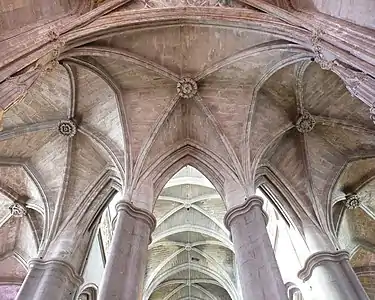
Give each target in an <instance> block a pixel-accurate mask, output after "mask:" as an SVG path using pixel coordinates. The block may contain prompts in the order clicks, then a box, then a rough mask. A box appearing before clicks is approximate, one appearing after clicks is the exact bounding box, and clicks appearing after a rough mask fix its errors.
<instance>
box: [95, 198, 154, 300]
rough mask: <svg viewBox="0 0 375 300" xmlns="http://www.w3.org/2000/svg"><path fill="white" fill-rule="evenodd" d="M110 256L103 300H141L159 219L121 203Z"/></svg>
mask: <svg viewBox="0 0 375 300" xmlns="http://www.w3.org/2000/svg"><path fill="white" fill-rule="evenodd" d="M116 209H117V221H116V227H115V232H114V235H113V240H112V244H111V249H110V255H109V258H108V260H107V264H106V267H105V271H104V275H103V279H102V284H101V287H100V289H99V299H100V300H107V299H111V300H139V299H140V296H141V293H142V289H143V279H144V275H145V269H146V263H147V248H148V244H149V241H150V234H151V232H152V231H153V230H154V228H155V224H156V220H155V218H154V217H153V216H152V215H151V214H150V213H149V212H147V211H145V210H142V209H139V208H137V207H135V206H133V205H132V204H131V203H129V202H125V201H121V202H119V203H118V204H117V205H116Z"/></svg>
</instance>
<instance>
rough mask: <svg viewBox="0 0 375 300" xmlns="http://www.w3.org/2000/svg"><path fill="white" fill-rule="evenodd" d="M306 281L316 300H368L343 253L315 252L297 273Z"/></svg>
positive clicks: (345, 254)
mask: <svg viewBox="0 0 375 300" xmlns="http://www.w3.org/2000/svg"><path fill="white" fill-rule="evenodd" d="M299 276H300V278H301V279H303V280H304V281H305V280H308V282H309V284H310V285H311V286H312V291H313V295H314V299H316V300H318V299H319V300H335V299H337V300H339V299H340V300H368V299H369V298H368V296H367V294H366V292H365V291H364V289H363V287H362V285H361V283H360V281H359V279H358V278H357V276H356V275H355V273H354V271H353V269H352V267H351V266H350V264H349V256H348V254H347V253H345V252H317V253H315V254H313V255H312V256H311V257H310V258H308V260H307V261H306V265H305V267H304V269H303V270H302V271H301V272H300V273H299Z"/></svg>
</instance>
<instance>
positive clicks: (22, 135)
mask: <svg viewBox="0 0 375 300" xmlns="http://www.w3.org/2000/svg"><path fill="white" fill-rule="evenodd" d="M311 56H312V53H311V51H310V50H308V48H305V47H302V46H298V45H296V44H294V43H292V42H288V41H284V40H280V37H279V36H276V35H273V34H272V33H266V32H261V31H258V30H255V29H252V30H249V29H246V28H241V29H239V28H234V27H232V26H229V25H227V24H220V25H217V24H216V25H215V24H192V23H189V22H186V23H185V24H182V25H173V24H171V25H165V26H161V27H156V28H151V29H147V28H143V29H134V30H127V31H124V32H117V33H112V34H111V35H109V36H104V37H97V39H96V41H90V43H88V44H85V45H81V46H79V47H77V48H75V49H71V50H70V51H67V52H65V53H62V54H61V60H60V64H58V65H57V66H55V67H53V68H52V69H51V70H48V71H46V72H44V73H43V75H42V76H40V77H39V78H38V79H37V80H36V82H35V83H34V84H33V85H32V87H31V88H30V89H29V91H28V94H27V95H26V97H25V98H24V99H23V100H22V101H20V102H19V103H17V104H16V105H14V106H12V107H11V108H10V109H9V110H8V111H7V112H6V113H5V115H4V121H3V127H4V128H3V131H2V132H1V133H0V153H1V158H0V164H1V165H0V171H1V176H0V184H1V190H0V197H1V199H4V201H3V202H4V203H5V205H2V206H1V208H0V217H1V219H0V224H1V228H0V236H1V245H2V248H1V253H0V257H7V258H9V257H12V256H11V255H14V254H13V253H19V255H20V256H22V259H24V260H27V259H28V258H29V257H32V256H36V255H37V254H38V255H39V256H41V257H43V255H46V253H47V254H48V253H49V249H50V248H51V247H53V238H54V237H56V235H57V234H63V233H64V232H65V231H66V230H68V227H67V224H68V222H69V224H70V226H73V225H74V224H78V223H79V221H80V220H81V219H82V218H86V219H89V218H94V216H95V211H96V210H99V208H100V206H101V205H102V203H100V201H102V200H100V199H97V198H95V197H94V196H93V195H95V192H96V191H97V190H99V189H100V188H103V187H104V186H105V184H106V183H107V182H108V181H111V182H112V181H113V182H115V183H116V184H118V185H119V186H121V187H122V189H123V192H124V195H126V196H128V197H131V196H132V193H133V192H134V190H135V189H136V188H137V187H138V186H139V185H140V184H141V183H142V182H141V179H144V178H147V176H148V174H149V173H150V172H151V171H152V172H154V171H155V170H156V167H157V166H158V165H160V164H161V162H165V161H166V158H168V157H170V158H171V160H172V163H173V159H175V158H179V159H181V158H186V157H188V159H190V158H192V157H193V158H194V159H196V160H199V161H200V162H202V163H204V162H203V158H205V157H208V158H210V159H212V160H214V161H216V162H219V164H218V165H219V166H220V167H221V168H222V169H220V168H218V170H219V172H220V174H217V176H218V177H220V180H222V181H223V182H225V184H227V183H228V182H229V183H230V184H227V185H226V188H227V189H225V190H223V191H218V192H220V193H223V195H224V196H226V199H225V200H226V201H227V203H226V204H227V206H228V207H231V206H233V205H235V204H237V203H239V202H241V201H243V195H245V194H252V193H254V191H255V184H254V182H255V179H256V178H257V177H258V176H260V175H261V174H263V173H264V170H267V172H268V173H269V174H271V173H272V174H273V175H274V176H276V178H278V179H279V180H280V181H281V182H282V183H283V185H284V186H285V187H286V188H287V189H288V190H289V191H290V193H291V194H292V195H293V196H294V198H295V199H296V203H295V210H296V211H298V213H300V214H301V215H303V216H305V217H306V218H308V217H309V218H310V219H311V220H312V221H313V222H315V223H317V224H320V226H321V227H323V228H324V229H327V230H331V232H332V234H334V231H333V230H332V226H331V225H330V224H331V221H332V220H331V217H330V214H331V206H332V201H333V200H332V199H335V197H336V196H335V195H334V192H333V191H332V189H333V188H332V187H333V185H334V184H335V182H336V180H337V178H338V177H339V175H340V173H341V171H342V170H343V168H344V167H345V166H346V165H347V164H348V163H350V162H352V161H356V160H358V159H359V158H361V157H369V158H370V157H372V156H374V154H375V147H374V146H375V137H374V132H375V128H374V124H373V123H372V121H371V120H370V118H369V113H368V107H367V106H366V105H365V104H363V103H362V102H361V101H360V100H358V99H356V98H353V97H352V96H351V95H350V93H349V92H348V91H347V89H346V87H345V85H344V84H343V82H342V81H341V80H340V79H339V77H338V76H336V75H335V74H334V73H332V72H330V71H325V70H322V69H321V68H320V66H319V65H318V64H316V63H315V62H312V61H311ZM184 77H190V78H192V79H193V80H194V81H195V82H196V83H197V91H196V93H195V90H194V88H195V86H194V84H192V85H191V86H190V87H191V88H192V91H193V92H194V96H193V97H185V95H186V93H188V92H189V91H186V90H183V91H181V89H180V93H177V91H176V86H177V82H178V81H179V80H180V79H181V78H184ZM72 122H73V123H72ZM296 124H297V125H298V126H296ZM59 128H60V131H59ZM69 134H70V135H71V137H69V136H68V135H69ZM179 151H180V152H181V153H182V154H181V155H182V157H179V156H178V155H177V154H176V153H178V152H179ZM184 151H185V152H184ZM188 159H187V161H188ZM172 163H171V164H172ZM369 172H370V173H371V170H369ZM345 176H346V177H345ZM345 176H344V177H343V185H345V181H347V182H350V181H351V180H353V178H352V177H351V176H352V173H351V172H349V173H348V174H347V175H345ZM232 182H235V183H236V185H235V184H233V185H231V184H232ZM232 186H239V187H241V188H243V190H244V192H243V193H239V194H237V195H236V194H235V193H233V194H229V193H230V191H231V187H232ZM337 193H339V194H340V193H344V195H345V194H346V190H345V189H344V190H342V189H341V188H338V192H337ZM162 195H163V194H162ZM340 195H341V194H340ZM341 196H342V195H341ZM93 199H94V200H93ZM340 199H341V200H345V197H343V198H340ZM158 201H159V202H157V203H160V198H159V200H158ZM3 202H2V203H3ZM14 202H17V203H20V205H23V206H24V207H25V208H26V210H27V212H28V217H27V218H28V219H27V220H28V221H26V219H22V218H20V219H17V218H16V217H15V216H11V215H10V211H9V208H8V206H9V205H11V204H12V203H14ZM135 204H139V205H140V206H143V207H145V208H148V209H150V207H149V206H147V205H146V204H144V203H141V202H139V203H135ZM157 205H159V204H157ZM370 206H371V205H369V207H370ZM156 207H157V206H156ZM83 212H85V213H83ZM159 217H161V216H159ZM80 218H81V219H80ZM358 218H368V215H365V214H364V215H358ZM72 220H73V222H72ZM220 221H221V220H220ZM17 222H18V223H19V225H17V226H19V228H20V229H19V230H16V229H15V228H16V226H15V225H14V224H15V223H17ZM17 228H18V227H17ZM33 232H34V233H35V234H31V233H33ZM156 233H157V232H156ZM9 236H12V237H13V239H10V238H9ZM23 236H30V238H28V239H27V240H28V241H30V240H32V241H33V242H30V244H33V246H32V247H31V246H28V245H24V244H22V242H21V241H22V240H24V238H23ZM31 237H32V238H31ZM196 238H197V237H196ZM3 245H4V247H3ZM17 245H18V246H17ZM51 245H52V246H51ZM25 248H27V249H28V251H30V253H24V252H23V251H22V249H25ZM225 251H227V250H225V249H223V252H225ZM8 254H9V255H8ZM17 268H18V266H14V272H15V273H16V272H18V271H17V270H18V269H17ZM17 274H18V273H17ZM0 275H2V274H0Z"/></svg>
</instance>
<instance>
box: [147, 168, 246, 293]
mask: <svg viewBox="0 0 375 300" xmlns="http://www.w3.org/2000/svg"><path fill="white" fill-rule="evenodd" d="M225 212H226V207H225V204H224V202H223V200H222V199H221V197H220V195H219V194H218V193H217V192H216V190H215V188H214V187H213V186H212V184H211V183H210V182H209V181H208V180H207V179H206V178H205V177H204V176H203V175H202V174H201V173H200V172H199V171H197V170H196V169H194V168H193V167H190V166H186V167H183V168H182V169H181V170H180V171H179V172H178V173H176V175H174V176H173V177H172V178H171V180H170V181H169V182H168V183H167V185H166V186H165V187H164V189H163V191H162V192H161V194H160V195H159V197H158V199H157V201H156V202H155V206H154V211H153V213H154V215H155V217H156V219H157V226H156V229H155V231H154V233H153V235H152V238H153V242H152V243H151V245H150V246H149V260H148V265H147V271H146V279H145V288H144V290H145V292H144V299H145V300H147V299H150V300H160V299H170V300H177V299H185V298H186V299H202V300H203V299H207V300H218V299H223V300H224V299H228V300H230V299H239V298H238V294H237V277H236V274H235V273H234V272H235V271H234V270H235V267H234V253H233V248H232V243H231V242H230V240H229V233H228V231H227V229H226V228H225V226H224V224H223V217H224V214H225Z"/></svg>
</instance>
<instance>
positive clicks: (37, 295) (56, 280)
mask: <svg viewBox="0 0 375 300" xmlns="http://www.w3.org/2000/svg"><path fill="white" fill-rule="evenodd" d="M29 266H30V271H29V273H28V274H27V276H26V278H25V280H24V282H23V284H22V286H21V289H20V291H19V292H18V295H17V297H16V300H30V299H33V300H45V299H54V300H70V299H73V297H74V295H75V293H76V291H77V290H78V288H79V286H80V285H81V284H82V282H83V280H82V278H81V277H80V276H78V275H77V274H76V273H75V271H74V269H73V268H72V267H71V266H70V265H69V264H67V263H66V262H63V261H59V260H50V261H42V260H39V259H34V260H31V261H30V263H29Z"/></svg>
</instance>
